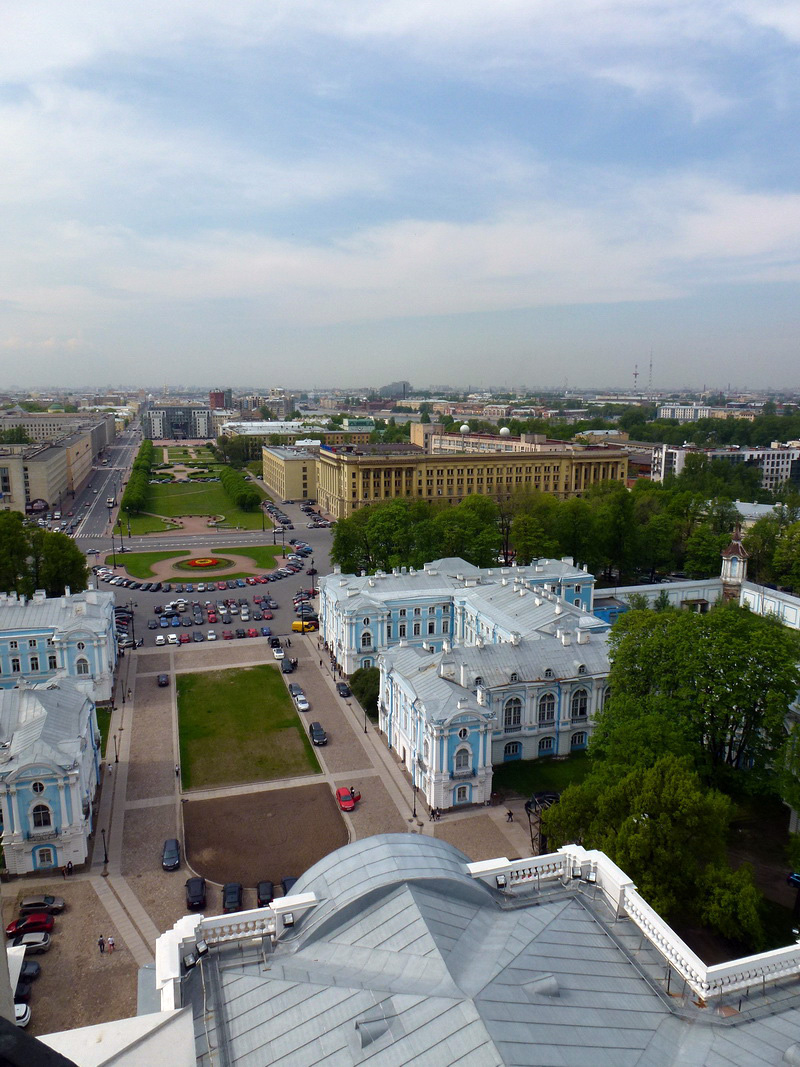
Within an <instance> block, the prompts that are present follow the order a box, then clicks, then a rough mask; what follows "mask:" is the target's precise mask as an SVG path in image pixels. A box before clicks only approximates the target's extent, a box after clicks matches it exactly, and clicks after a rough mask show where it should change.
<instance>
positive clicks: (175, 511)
mask: <svg viewBox="0 0 800 1067" xmlns="http://www.w3.org/2000/svg"><path fill="white" fill-rule="evenodd" d="M149 488H150V491H149V493H148V498H147V510H148V512H150V513H153V514H156V515H164V516H166V517H167V518H178V517H180V516H181V515H224V516H225V523H226V525H229V526H233V527H239V528H241V529H244V530H258V529H260V528H261V523H262V512H261V511H240V510H239V509H238V508H236V507H234V505H233V504H232V503H231V501H230V499H229V497H228V496H227V494H226V493H225V490H224V489H223V488H222V485H221V483H220V482H206V483H201V484H200V485H196V484H194V483H192V482H176V483H173V484H170V485H151V486H150V487H149ZM253 488H254V489H255V490H256V492H258V493H260V495H261V496H262V497H263V495H264V494H263V493H261V490H260V489H259V487H258V486H257V485H256V484H255V483H253ZM265 521H266V523H267V525H269V520H268V519H266V520H265Z"/></svg>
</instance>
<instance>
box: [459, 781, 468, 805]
mask: <svg viewBox="0 0 800 1067" xmlns="http://www.w3.org/2000/svg"><path fill="white" fill-rule="evenodd" d="M468 800H469V788H468V787H467V786H465V785H460V786H459V787H458V789H456V804H466V802H467V801H468Z"/></svg>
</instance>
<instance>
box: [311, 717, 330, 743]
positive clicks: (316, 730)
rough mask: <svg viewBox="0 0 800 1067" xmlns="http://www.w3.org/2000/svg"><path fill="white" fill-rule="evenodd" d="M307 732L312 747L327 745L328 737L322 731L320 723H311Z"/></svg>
mask: <svg viewBox="0 0 800 1067" xmlns="http://www.w3.org/2000/svg"><path fill="white" fill-rule="evenodd" d="M308 732H309V735H310V736H311V744H312V745H327V743H328V735H327V734H326V733H325V731H324V730H323V728H322V723H321V722H312V723H311V725H310V726H309V728H308Z"/></svg>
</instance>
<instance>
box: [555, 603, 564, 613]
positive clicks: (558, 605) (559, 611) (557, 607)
mask: <svg viewBox="0 0 800 1067" xmlns="http://www.w3.org/2000/svg"><path fill="white" fill-rule="evenodd" d="M553 610H554V611H555V613H556V615H560V614H561V612H562V611H563V608H562V607H561V605H560V604H556V606H555V608H554V609H553Z"/></svg>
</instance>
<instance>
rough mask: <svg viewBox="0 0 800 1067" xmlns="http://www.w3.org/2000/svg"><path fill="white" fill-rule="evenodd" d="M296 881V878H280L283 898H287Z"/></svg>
mask: <svg viewBox="0 0 800 1067" xmlns="http://www.w3.org/2000/svg"><path fill="white" fill-rule="evenodd" d="M296 881H297V879H296V878H281V887H282V889H283V895H284V896H285V897H288V896H289V894H290V893H291V891H292V887H293V886H294V884H295V882H296Z"/></svg>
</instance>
